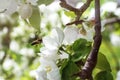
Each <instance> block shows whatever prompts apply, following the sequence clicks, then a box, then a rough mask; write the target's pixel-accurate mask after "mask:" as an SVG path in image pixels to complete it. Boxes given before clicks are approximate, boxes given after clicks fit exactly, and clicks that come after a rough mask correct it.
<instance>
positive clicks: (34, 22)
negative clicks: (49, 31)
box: [29, 7, 40, 30]
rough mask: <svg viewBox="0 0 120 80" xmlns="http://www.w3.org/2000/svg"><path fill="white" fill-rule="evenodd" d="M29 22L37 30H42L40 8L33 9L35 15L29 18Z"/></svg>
mask: <svg viewBox="0 0 120 80" xmlns="http://www.w3.org/2000/svg"><path fill="white" fill-rule="evenodd" d="M29 22H30V24H31V25H32V26H33V27H34V28H36V30H40V11H39V8H38V7H33V13H32V16H31V17H30V18H29Z"/></svg>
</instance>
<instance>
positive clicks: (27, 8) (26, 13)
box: [19, 4, 32, 19]
mask: <svg viewBox="0 0 120 80" xmlns="http://www.w3.org/2000/svg"><path fill="white" fill-rule="evenodd" d="M19 14H20V16H21V17H22V18H23V19H26V18H29V17H31V15H32V6H31V5H30V4H23V5H21V6H20V8H19Z"/></svg>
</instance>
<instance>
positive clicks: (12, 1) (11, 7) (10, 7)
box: [5, 0, 18, 15]
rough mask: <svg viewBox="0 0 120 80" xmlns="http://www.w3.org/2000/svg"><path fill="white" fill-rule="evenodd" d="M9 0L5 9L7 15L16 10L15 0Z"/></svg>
mask: <svg viewBox="0 0 120 80" xmlns="http://www.w3.org/2000/svg"><path fill="white" fill-rule="evenodd" d="M9 1H10V4H9V5H8V7H7V10H6V11H5V13H6V14H8V15H11V14H13V13H14V12H16V11H17V6H18V4H17V2H16V1H15V0H9Z"/></svg>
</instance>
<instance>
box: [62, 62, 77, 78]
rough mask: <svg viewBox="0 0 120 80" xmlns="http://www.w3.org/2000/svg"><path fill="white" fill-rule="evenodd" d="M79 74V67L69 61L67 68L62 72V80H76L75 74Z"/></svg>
mask: <svg viewBox="0 0 120 80" xmlns="http://www.w3.org/2000/svg"><path fill="white" fill-rule="evenodd" d="M78 72H79V68H78V67H77V65H76V64H75V63H74V62H72V61H69V62H68V64H67V66H66V67H65V68H64V69H63V71H62V80H76V76H74V74H76V73H78Z"/></svg>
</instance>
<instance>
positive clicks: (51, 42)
mask: <svg viewBox="0 0 120 80" xmlns="http://www.w3.org/2000/svg"><path fill="white" fill-rule="evenodd" d="M63 39H64V33H63V31H62V30H61V29H59V28H55V29H53V30H52V32H51V35H50V36H45V37H44V38H43V44H44V45H45V47H46V48H48V49H58V48H59V47H60V46H61V44H62V42H63Z"/></svg>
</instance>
